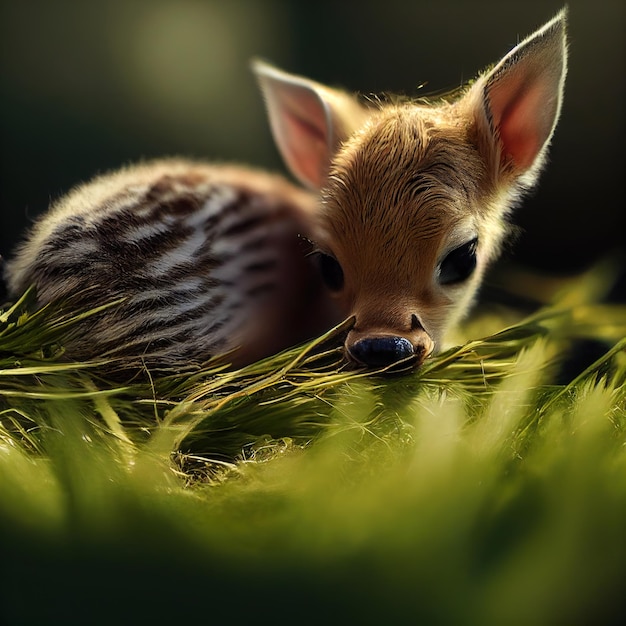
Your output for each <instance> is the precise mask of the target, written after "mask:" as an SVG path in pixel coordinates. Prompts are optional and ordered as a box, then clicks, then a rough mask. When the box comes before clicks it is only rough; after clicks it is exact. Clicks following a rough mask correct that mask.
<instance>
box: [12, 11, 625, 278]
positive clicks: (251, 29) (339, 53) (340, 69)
mask: <svg viewBox="0 0 626 626" xmlns="http://www.w3.org/2000/svg"><path fill="white" fill-rule="evenodd" d="M562 4H563V3H562V2H561V1H560V0H543V1H533V0H520V1H515V2H514V1H504V0H503V1H499V2H496V1H495V0H456V1H454V0H437V1H430V0H358V1H357V0H350V1H339V0H334V1H333V0H314V1H312V2H308V1H305V0H293V1H291V2H289V1H286V0H285V1H281V0H228V1H226V0H222V1H218V0H89V1H87V0H85V1H80V0H0V6H1V15H0V50H1V54H0V112H1V114H0V159H1V160H0V254H2V255H4V256H7V255H8V254H9V253H10V251H11V249H12V248H13V247H14V245H15V242H16V241H17V240H18V239H19V237H20V234H21V233H22V232H23V230H24V228H25V227H26V226H27V225H28V224H29V223H31V222H32V220H33V218H35V217H36V216H37V215H38V214H39V213H40V212H41V211H43V210H44V209H45V208H46V207H47V206H48V204H49V202H50V201H51V200H54V199H55V198H57V197H59V196H60V195H61V194H63V193H64V192H65V191H67V190H68V189H69V188H71V187H72V186H73V185H75V184H77V183H78V182H80V181H83V180H86V179H88V178H89V177H91V176H92V175H94V174H95V173H98V172H102V171H106V170H109V169H111V168H117V167H118V166H120V165H122V164H125V163H128V162H132V161H135V160H137V159H142V158H149V157H156V156H163V155H185V156H190V157H199V158H206V159H218V160H223V161H238V162H246V163H250V164H254V165H257V166H261V167H266V168H270V169H276V170H283V169H284V168H283V165H282V163H281V161H280V159H279V156H278V154H277V152H276V149H275V148H274V146H273V144H272V140H271V137H270V134H269V130H268V127H267V123H266V120H265V114H264V110H263V106H262V101H261V98H260V96H259V94H258V92H257V88H256V85H255V83H254V80H253V78H252V76H251V73H250V71H249V64H248V63H249V59H250V58H251V57H254V56H259V57H262V58H266V59H268V60H270V61H272V62H274V63H276V64H277V65H279V66H281V67H283V68H285V69H287V70H289V71H293V72H297V73H301V74H304V75H306V76H309V77H311V78H315V79H316V80H319V81H320V82H324V83H328V84H333V85H340V86H343V87H345V88H347V89H350V90H360V91H361V92H364V93H369V92H381V91H392V92H399V93H404V94H414V93H416V92H417V88H418V86H419V85H421V84H422V83H426V87H425V91H430V90H439V89H444V88H449V87H454V86H456V85H458V84H459V83H461V82H463V81H466V80H468V79H470V78H472V77H473V76H474V75H475V74H476V73H477V72H478V71H479V70H481V69H482V68H484V67H485V66H486V65H488V64H490V63H492V62H495V61H497V60H498V59H499V58H500V57H501V56H502V55H503V54H505V53H506V52H507V51H508V50H509V49H510V47H512V46H513V45H514V44H516V43H517V41H518V40H519V39H520V38H522V37H524V36H525V35H527V34H528V33H530V32H532V31H533V30H534V29H535V28H537V27H538V26H540V25H541V24H542V23H544V22H545V21H546V20H547V19H549V18H550V17H552V15H553V14H554V13H556V11H558V10H559V8H560V7H561V6H562ZM625 6H626V3H624V1H623V0H571V1H570V2H569V7H570V18H569V32H570V72H569V76H568V81H567V87H566V98H565V105H564V109H563V114H562V118H561V122H560V125H559V128H558V130H557V133H556V136H555V138H554V143H553V148H552V151H551V159H550V161H551V162H550V164H549V166H548V168H547V170H546V172H545V174H544V176H543V178H542V182H541V185H540V187H539V189H538V191H537V192H536V193H535V194H533V196H532V197H530V198H529V199H528V200H527V201H526V202H525V204H524V205H523V207H522V208H520V209H519V210H518V211H517V214H516V218H515V221H516V223H517V224H518V225H519V226H521V228H522V230H521V235H520V237H519V239H518V241H517V243H516V244H515V247H514V248H513V250H512V251H510V252H508V253H507V259H506V261H505V262H508V263H515V264H521V265H522V266H525V267H528V268H531V269H535V270H540V271H542V272H545V273H559V274H563V273H570V274H571V273H574V272H578V271H580V270H582V269H584V268H586V267H587V266H589V265H590V264H591V263H593V262H594V261H596V260H597V259H599V258H601V257H602V256H603V255H605V254H607V253H610V252H612V251H619V250H621V251H624V250H625V249H626V244H625V242H626V224H625V221H626V220H625V209H624V192H623V186H624V152H625V145H626V142H625V133H624V83H625V81H624V70H625V68H624V65H625V63H624V56H625V54H624V53H625V50H624V20H625V9H624V7H625Z"/></svg>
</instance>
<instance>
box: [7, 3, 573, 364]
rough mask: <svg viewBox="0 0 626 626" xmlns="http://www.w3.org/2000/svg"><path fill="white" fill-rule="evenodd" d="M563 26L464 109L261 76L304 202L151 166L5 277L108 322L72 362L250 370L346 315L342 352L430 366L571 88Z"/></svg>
mask: <svg viewBox="0 0 626 626" xmlns="http://www.w3.org/2000/svg"><path fill="white" fill-rule="evenodd" d="M565 18H566V14H565V11H561V12H560V13H559V14H558V15H557V16H556V17H555V18H554V19H552V20H551V21H549V22H548V23H547V24H545V25H544V26H543V27H542V28H540V29H539V30H537V31H536V32H535V33H533V34H532V35H531V36H530V37H528V38H527V39H525V40H524V41H522V42H521V43H520V44H519V45H517V46H516V47H515V48H513V50H511V51H510V52H509V53H508V54H507V55H506V56H505V57H504V58H503V59H502V60H501V61H500V62H499V63H497V65H495V67H493V69H490V70H489V71H487V72H485V73H483V74H482V75H480V76H479V77H478V78H477V79H476V80H475V81H473V82H472V83H471V84H470V85H468V86H466V87H465V88H464V89H463V90H462V91H461V92H459V93H458V94H457V95H456V96H455V97H451V98H448V99H446V98H443V99H441V100H439V101H436V102H427V101H425V100H424V101H422V100H418V101H403V102H400V103H392V104H371V103H367V104H363V103H361V102H359V100H358V99H357V98H356V97H353V96H351V95H348V94H347V93H344V92H341V91H337V90H334V89H330V88H328V87H325V86H323V85H320V84H318V83H315V82H313V81H311V80H308V79H305V78H301V77H299V76H293V75H290V74H287V73H285V72H282V71H279V70H277V69H275V68H273V67H271V66H269V65H267V64H265V63H261V62H255V63H254V71H255V73H256V75H257V78H258V80H259V83H260V86H261V89H262V92H263V95H264V97H265V101H266V104H267V110H268V115H269V120H270V125H271V128H272V132H273V135H274V138H275V141H276V143H277V145H278V148H279V149H280V151H281V153H282V156H283V158H284V160H285V162H286V164H287V165H288V167H289V169H290V170H291V172H292V173H293V174H294V175H295V176H296V178H298V179H299V180H300V182H302V183H303V184H304V185H305V186H306V187H308V188H309V189H310V190H312V192H308V191H304V190H302V189H300V188H298V187H295V186H293V185H291V184H290V183H288V182H287V181H285V180H283V179H282V178H279V177H275V176H271V175H269V174H264V173H261V172H257V171H254V170H250V169H247V168H238V167H227V166H217V165H208V164H201V163H193V162H186V161H181V160H169V161H157V162H152V163H147V164H142V165H139V166H135V167H131V168H128V169H124V170H121V171H118V172H116V173H113V174H110V175H107V176H103V177H101V178H97V179H95V180H94V181H93V182H91V183H88V184H87V185H84V186H81V187H79V188H77V189H75V190H74V191H72V192H71V193H70V194H69V195H68V196H66V197H65V198H64V199H62V200H61V201H59V202H58V203H57V204H56V205H55V206H53V207H52V209H51V210H50V211H49V212H48V214H47V215H45V216H44V217H43V218H42V219H41V220H40V221H39V222H38V223H37V224H36V225H35V226H34V228H33V230H32V232H31V234H30V236H29V237H28V239H27V240H26V241H25V243H24V244H23V245H22V246H21V247H20V248H19V249H18V252H17V255H16V257H15V258H14V259H13V260H12V261H11V262H10V263H9V264H8V266H7V272H6V276H7V281H8V285H9V289H10V292H11V294H12V295H13V296H17V295H19V293H20V292H22V291H23V290H24V289H26V288H27V287H28V286H29V285H31V284H34V285H35V286H36V289H37V298H38V302H39V304H41V305H43V304H46V303H50V302H63V303H65V305H66V306H68V307H78V306H80V307H81V308H93V307H97V306H100V305H104V304H107V303H110V302H111V301H114V300H116V299H119V300H120V301H119V303H117V304H116V305H115V306H111V307H109V308H106V309H105V310H103V311H102V312H100V313H98V314H96V315H93V316H91V317H88V318H86V319H85V320H84V321H83V322H82V323H81V325H80V326H79V327H77V328H76V329H75V332H74V333H73V335H70V336H68V338H67V346H66V348H67V351H68V354H69V355H70V356H72V357H74V358H91V357H94V356H110V357H115V356H120V357H124V358H125V359H126V362H136V363H144V364H147V365H149V366H150V367H157V368H158V367H160V366H165V367H171V366H175V367H180V366H184V365H188V364H190V363H193V362H201V361H205V360H207V359H208V358H209V357H211V356H214V355H216V354H219V353H223V352H230V353H231V354H230V360H231V361H232V362H233V363H234V364H236V365H242V364H245V363H249V362H251V361H253V360H255V359H258V358H260V357H262V356H266V355H269V354H271V353H273V352H275V351H278V350H280V349H282V348H286V347H288V346H290V345H292V344H294V343H296V342H298V341H301V340H304V339H307V338H309V337H311V336H313V335H315V334H316V333H320V332H322V331H324V330H326V329H328V328H330V327H331V326H332V325H333V324H335V323H338V322H339V321H341V320H343V319H345V318H347V317H350V316H353V317H354V324H353V326H352V328H351V329H350V330H349V332H348V334H347V337H346V340H345V349H346V354H347V356H348V357H349V358H350V359H351V360H353V361H355V362H356V363H358V364H361V365H365V366H368V367H381V366H388V365H393V364H395V363H397V362H399V361H403V362H404V361H413V362H414V363H415V364H416V365H419V364H421V363H422V362H423V361H424V359H425V358H426V357H427V356H428V355H430V354H431V353H432V352H433V351H436V350H437V349H438V348H439V347H440V346H441V343H442V339H443V337H444V336H445V333H446V331H447V330H448V329H449V328H450V326H451V325H453V324H454V323H455V322H457V321H458V320H459V318H460V317H461V316H462V315H464V314H465V313H466V311H467V310H468V308H469V306H470V304H471V302H472V301H473V299H474V297H475V294H476V292H477V289H478V287H479V284H480V282H481V278H482V276H483V274H484V271H485V268H486V267H487V265H488V264H489V262H491V261H492V260H493V259H494V258H495V257H496V256H497V254H498V251H499V248H500V245H501V242H502V240H503V238H504V236H505V234H506V230H507V226H506V217H507V215H508V213H509V212H510V211H511V209H512V208H513V207H514V206H515V204H516V203H518V202H519V200H520V198H521V196H522V195H523V193H524V192H525V191H526V190H528V189H530V188H531V187H532V186H533V185H534V184H535V183H536V182H537V179H538V176H539V172H540V170H541V168H542V166H543V164H544V162H545V160H546V151H547V148H548V144H549V143H550V139H551V137H552V134H553V131H554V128H555V125H556V122H557V119H558V117H559V112H560V108H561V99H562V92H563V85H564V80H565V73H566V40H565Z"/></svg>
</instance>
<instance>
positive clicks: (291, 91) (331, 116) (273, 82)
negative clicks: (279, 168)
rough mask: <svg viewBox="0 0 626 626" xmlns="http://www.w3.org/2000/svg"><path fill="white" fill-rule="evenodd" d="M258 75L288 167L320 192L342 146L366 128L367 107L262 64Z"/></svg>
mask: <svg viewBox="0 0 626 626" xmlns="http://www.w3.org/2000/svg"><path fill="white" fill-rule="evenodd" d="M252 69H253V71H254V73H255V74H256V77H257V79H258V81H259V84H260V87H261V91H262V93H263V96H264V98H265V105H266V108H267V113H268V116H269V121H270V127H271V129H272V134H273V136H274V141H275V142H276V145H277V146H278V149H279V150H280V153H281V154H282V157H283V159H284V161H285V163H286V165H287V166H288V167H289V169H290V170H291V172H292V173H293V175H294V176H295V177H296V178H298V179H299V180H300V181H301V182H302V183H304V184H305V185H306V186H308V187H311V188H313V189H319V188H320V187H321V186H322V185H323V183H324V181H325V179H326V176H327V174H328V169H329V166H330V162H331V160H332V158H333V156H334V154H335V152H336V151H337V149H338V147H339V145H340V144H341V142H342V141H343V140H345V139H346V138H347V137H348V136H349V135H350V134H351V133H352V132H353V131H354V130H355V129H356V128H357V127H358V125H360V124H361V123H362V121H363V119H364V116H365V112H364V109H363V107H361V106H360V105H359V104H358V103H357V102H356V100H355V99H354V98H353V97H352V96H349V95H348V94H346V93H343V92H341V91H337V90H334V89H330V88H329V87H325V86H323V85H320V84H318V83H315V82H313V81H312V80H308V79H306V78H302V77H300V76H294V75H292V74H287V73H286V72H283V71H281V70H278V69H276V68H275V67H272V66H271V65H268V64H267V63H264V62H262V61H258V60H257V61H253V63H252Z"/></svg>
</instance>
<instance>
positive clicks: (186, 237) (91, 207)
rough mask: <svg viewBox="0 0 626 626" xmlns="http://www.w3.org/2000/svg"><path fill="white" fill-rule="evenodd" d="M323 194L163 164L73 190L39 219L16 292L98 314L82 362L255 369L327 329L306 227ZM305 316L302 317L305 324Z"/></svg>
mask: <svg viewBox="0 0 626 626" xmlns="http://www.w3.org/2000/svg"><path fill="white" fill-rule="evenodd" d="M313 208H314V198H313V197H312V196H310V195H309V194H308V193H306V192H304V191H302V190H299V189H297V188H296V187H294V186H292V185H290V184H289V183H287V182H286V181H284V180H283V179H281V178H278V177H274V176H270V175H267V174H262V173H260V172H256V171H252V170H249V169H243V168H235V167H224V166H222V167H220V166H215V165H204V164H199V163H192V162H186V161H160V162H154V163H147V164H144V165H140V166H136V167H132V168H129V169H125V170H121V171H119V172H116V173H114V174H111V175H108V176H104V177H101V178H99V179H96V180H95V181H94V182H91V183H90V184H88V185H85V186H82V187H79V188H77V189H76V190H74V191H73V192H72V193H70V194H69V195H68V196H66V197H65V198H64V199H62V200H61V201H60V202H59V203H58V204H57V205H56V206H54V207H53V208H52V209H51V211H50V212H49V213H48V214H47V215H46V216H45V218H44V219H42V220H41V221H40V222H39V223H38V224H36V225H35V227H34V229H33V231H32V233H31V235H30V237H29V239H28V240H27V241H26V242H25V243H24V244H23V245H22V247H21V249H20V250H19V252H18V254H17V256H16V258H15V260H14V261H13V262H12V263H11V264H10V265H9V268H8V280H9V289H10V292H11V293H12V294H13V295H17V294H19V293H20V292H21V291H23V290H24V289H26V288H27V287H28V286H29V285H31V284H34V285H35V286H36V287H37V296H38V301H39V304H46V303H49V302H65V303H66V306H68V307H78V306H80V308H81V309H89V308H93V307H97V306H100V305H105V304H107V303H110V302H111V301H113V300H115V299H117V298H122V299H123V300H122V302H120V303H119V304H118V305H117V306H113V307H112V308H110V309H108V310H106V311H105V312H103V313H102V314H99V315H96V316H94V317H93V318H89V319H88V320H87V321H85V322H84V324H83V326H82V327H81V328H80V329H79V332H78V333H76V334H75V336H74V337H73V338H71V337H70V338H69V339H68V344H67V346H66V348H67V351H68V353H69V354H70V355H71V356H72V357H73V358H91V357H94V356H103V357H124V358H125V360H126V361H125V362H126V365H128V364H129V360H130V361H132V360H135V361H137V363H139V362H141V363H144V364H146V365H148V366H150V367H153V368H154V367H159V366H168V365H172V364H176V365H177V366H180V365H184V364H186V363H189V362H192V361H195V362H201V361H205V360H207V359H208V358H209V357H211V356H213V355H216V354H220V353H224V352H228V351H230V350H233V349H235V348H237V347H240V349H239V350H238V352H236V353H235V354H234V355H232V358H233V360H234V362H235V363H247V362H250V361H252V360H254V359H256V358H259V357H261V356H264V355H266V354H269V353H271V352H272V351H275V350H278V349H280V348H282V347H284V346H285V345H289V344H291V343H295V342H296V341H299V340H303V339H305V338H307V336H310V335H311V334H313V333H315V332H319V331H320V330H322V328H323V327H324V326H325V325H326V324H328V323H329V319H328V314H327V313H326V312H324V311H323V310H322V309H323V307H321V306H320V298H319V297H318V296H319V289H320V285H319V281H318V278H317V274H316V272H315V271H314V268H313V267H312V266H311V261H310V260H309V259H307V258H306V255H305V254H303V250H302V240H301V239H299V237H298V235H299V234H300V233H301V232H302V231H303V230H306V224H307V222H308V220H309V214H310V213H311V212H312V211H313ZM294 319H297V320H298V325H297V327H296V326H295V325H294Z"/></svg>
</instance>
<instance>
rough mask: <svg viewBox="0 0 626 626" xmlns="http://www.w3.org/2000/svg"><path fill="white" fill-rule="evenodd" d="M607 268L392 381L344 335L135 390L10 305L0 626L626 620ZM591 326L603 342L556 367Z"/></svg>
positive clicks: (614, 311) (0, 407) (617, 390)
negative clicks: (231, 368) (575, 363)
mask: <svg viewBox="0 0 626 626" xmlns="http://www.w3.org/2000/svg"><path fill="white" fill-rule="evenodd" d="M603 281H604V279H603V276H602V275H600V274H598V273H595V274H591V275H589V276H583V277H581V278H580V280H577V281H574V282H573V283H571V284H570V285H568V287H567V288H566V289H565V290H562V291H561V292H560V293H559V294H558V296H557V297H556V298H553V299H552V302H551V303H550V304H547V305H546V306H544V307H543V308H542V309H541V310H540V311H539V312H537V313H535V314H534V315H532V316H531V317H529V318H527V319H524V320H522V321H518V322H516V323H514V324H512V325H511V324H510V325H507V326H506V327H505V328H502V326H503V325H504V319H505V318H506V319H507V320H508V319H510V318H511V315H504V314H503V315H500V316H496V317H495V318H493V317H492V318H490V319H487V318H483V320H482V328H483V330H484V331H485V332H484V334H485V338H484V339H481V340H472V341H468V342H465V343H463V344H462V345H461V346H460V347H456V348H452V349H450V350H448V351H447V352H445V353H443V354H440V355H438V356H437V357H436V358H433V359H431V360H429V361H428V362H427V364H426V365H425V366H424V367H422V368H421V369H420V370H419V371H416V372H410V373H407V374H405V375H403V376H398V375H395V376H392V377H390V376H384V375H381V374H380V373H378V374H377V373H374V374H365V373H363V372H359V371H349V370H347V369H345V367H344V365H343V364H342V361H341V354H340V351H339V350H338V349H336V348H335V347H334V346H335V345H336V343H337V342H336V341H334V339H336V337H337V336H338V335H340V333H341V328H339V329H337V330H335V331H333V332H331V333H329V335H328V336H326V337H324V338H322V339H321V340H318V341H316V342H313V343H311V344H310V345H308V346H305V347H304V348H299V349H295V350H291V351H289V352H286V353H283V354H281V355H278V356H276V357H274V358H271V359H268V360H266V361H263V362H260V363H257V364H254V365H252V366H250V367H248V368H245V369H243V370H239V371H235V372H228V371H226V370H224V369H222V368H220V367H219V366H217V365H216V364H215V363H213V364H211V363H209V364H207V366H206V368H204V369H203V370H201V371H200V370H199V371H194V372H190V373H187V374H185V375H175V374H171V375H160V376H158V377H157V376H153V377H152V378H150V377H147V378H137V379H136V380H131V381H129V382H128V383H127V384H124V385H120V384H119V383H116V384H114V383H112V382H111V381H110V380H109V379H108V378H107V376H106V371H107V366H106V365H104V364H102V363H80V364H76V363H67V362H64V361H63V359H62V349H61V348H60V345H61V344H62V336H63V333H65V332H67V331H68V329H71V326H72V323H73V322H74V321H75V320H74V317H73V316H72V315H67V314H64V313H63V312H62V311H54V310H43V311H40V312H37V313H32V314H27V313H25V312H24V311H25V302H26V301H27V300H28V295H26V296H25V300H24V301H22V302H20V303H18V304H16V305H15V306H13V307H7V308H6V309H5V310H4V311H3V312H2V313H1V314H0V420H1V422H0V555H1V556H0V573H1V576H2V578H1V586H0V589H1V591H0V594H1V602H0V623H3V624H5V623H7V624H27V623H28V624H48V623H59V624H61V623H62V624H101V623H102V624H112V623H165V622H173V621H174V620H176V621H177V622H180V621H193V622H194V623H202V624H204V623H207V624H208V623H215V622H219V623H224V622H227V623H244V622H245V623H249V622H252V623H254V622H257V621H260V622H270V621H271V622H274V623H276V622H278V623H283V622H289V623H333V624H335V623H337V624H339V623H345V624H352V623H361V624H401V623H402V624H403V623H415V624H477V625H490V624H493V625H501V624H520V625H522V624H524V625H526V624H534V625H540V624H607V623H616V624H617V623H622V621H621V620H623V619H624V616H625V615H626V612H625V607H624V602H625V600H624V598H625V595H624V592H625V588H626V384H625V383H626V308H625V307H624V306H619V305H608V304H602V303H601V302H600V301H599V296H600V295H601V292H602V288H601V286H602V284H604V282H605V281H604V282H603ZM494 329H498V330H494ZM471 332H472V333H474V332H476V326H474V328H473V330H472V331H471ZM473 336H477V335H473ZM580 339H587V340H593V341H595V342H596V343H600V344H601V345H604V346H605V350H604V354H603V355H602V356H601V357H600V358H599V359H597V360H596V361H595V362H594V363H592V364H590V365H589V366H588V367H586V369H584V370H583V371H581V372H580V373H578V374H577V375H576V376H575V377H573V378H572V379H571V380H568V381H565V382H558V383H557V382H555V381H557V380H558V378H559V376H558V373H559V371H560V370H559V368H560V360H561V359H562V355H563V354H565V353H567V351H568V350H569V347H570V346H571V345H572V342H573V341H576V340H580ZM109 365H110V364H109Z"/></svg>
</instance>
